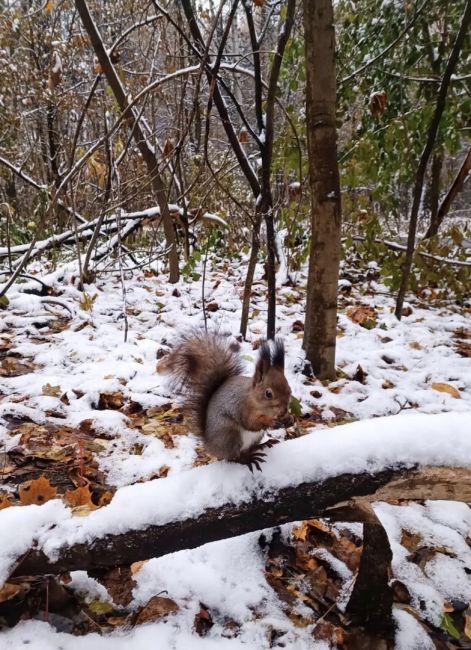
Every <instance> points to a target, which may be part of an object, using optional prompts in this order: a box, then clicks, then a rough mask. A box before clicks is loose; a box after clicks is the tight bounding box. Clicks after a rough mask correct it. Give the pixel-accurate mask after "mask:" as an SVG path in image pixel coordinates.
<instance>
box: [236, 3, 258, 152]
mask: <svg viewBox="0 0 471 650" xmlns="http://www.w3.org/2000/svg"><path fill="white" fill-rule="evenodd" d="M255 4H257V2H255ZM262 4H263V3H262ZM258 6H261V5H258ZM248 141H249V134H248V133H247V129H245V128H244V127H242V128H241V130H240V131H239V142H241V143H242V144H247V142H248Z"/></svg>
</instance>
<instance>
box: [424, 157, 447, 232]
mask: <svg viewBox="0 0 471 650" xmlns="http://www.w3.org/2000/svg"><path fill="white" fill-rule="evenodd" d="M442 167H443V154H442V153H438V152H436V153H434V154H433V158H432V166H431V169H430V185H429V191H428V204H429V205H428V208H429V210H430V227H432V224H435V222H436V220H437V214H438V207H439V204H440V178H441V174H442Z"/></svg>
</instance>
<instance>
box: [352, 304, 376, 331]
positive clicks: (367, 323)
mask: <svg viewBox="0 0 471 650" xmlns="http://www.w3.org/2000/svg"><path fill="white" fill-rule="evenodd" d="M346 313H347V316H348V317H349V318H350V320H352V321H353V322H354V323H358V325H361V326H362V327H365V328H366V329H372V328H373V327H375V325H376V320H377V318H378V312H377V311H376V309H373V307H368V306H367V305H358V306H357V307H349V308H348V309H347V312H346Z"/></svg>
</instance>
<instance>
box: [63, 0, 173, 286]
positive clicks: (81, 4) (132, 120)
mask: <svg viewBox="0 0 471 650" xmlns="http://www.w3.org/2000/svg"><path fill="white" fill-rule="evenodd" d="M75 6H76V7H77V11H78V13H79V14H80V18H81V19H82V23H83V26H84V27H85V30H86V31H87V33H88V36H89V37H90V42H91V44H92V46H93V49H94V50H95V54H96V56H97V59H98V61H99V63H100V66H101V68H102V70H103V72H104V74H105V76H106V79H107V81H108V83H109V85H110V88H111V90H112V91H113V94H114V96H115V98H116V101H117V103H118V106H119V108H120V110H121V111H122V112H123V113H124V114H126V112H128V117H127V119H128V122H129V125H130V127H131V129H132V134H133V136H134V140H135V142H136V146H137V148H138V149H139V152H140V153H141V156H142V158H143V160H144V163H145V165H146V167H147V172H148V174H149V177H150V179H151V182H152V187H153V190H154V193H155V196H156V199H157V203H158V205H159V208H160V214H161V215H162V221H163V226H164V232H165V239H166V245H167V248H169V249H170V252H169V266H170V278H169V279H170V282H178V279H179V268H178V253H177V247H176V241H175V231H174V229H173V222H172V217H171V216H170V212H169V209H168V196H167V188H166V186H165V183H164V181H163V179H162V177H161V175H160V173H159V170H158V162H157V158H156V155H155V152H154V151H153V149H152V147H151V146H150V144H149V142H148V141H147V139H146V137H145V135H144V133H143V131H142V129H141V125H140V123H139V120H138V117H137V113H136V111H135V110H133V109H131V110H129V103H128V98H127V95H126V92H125V90H124V88H123V85H122V84H121V81H120V79H119V77H118V74H117V72H116V70H115V68H114V65H113V63H112V62H111V59H110V57H109V54H108V52H107V51H106V49H105V47H104V44H103V40H102V38H101V35H100V33H99V31H98V28H97V26H96V25H95V22H94V20H93V18H92V17H91V14H90V11H89V9H88V6H87V3H86V0H75Z"/></svg>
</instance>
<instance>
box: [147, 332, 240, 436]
mask: <svg viewBox="0 0 471 650" xmlns="http://www.w3.org/2000/svg"><path fill="white" fill-rule="evenodd" d="M237 351H238V348H237V346H236V344H234V343H232V342H231V341H230V340H229V338H228V337H225V336H223V335H221V334H215V333H206V332H204V331H200V330H198V331H193V332H189V333H188V334H184V335H183V336H181V337H180V340H179V341H178V343H177V344H176V346H175V347H174V349H173V350H172V351H171V352H170V353H169V354H168V355H167V356H165V357H164V358H163V359H162V360H161V361H160V362H159V364H158V367H157V371H158V372H159V373H165V374H169V375H170V376H171V379H170V383H171V385H172V389H173V390H175V391H177V392H183V393H184V410H185V415H186V417H187V418H188V421H189V424H190V426H191V427H192V431H193V433H195V434H197V435H200V436H202V435H204V428H205V419H206V412H207V409H208V404H209V401H210V399H211V397H212V395H213V394H214V393H215V392H216V391H217V389H218V388H219V387H220V386H222V384H223V383H224V382H225V381H227V379H229V377H235V376H237V375H241V374H242V373H243V362H242V360H241V358H240V357H239V355H238V353H237Z"/></svg>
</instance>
